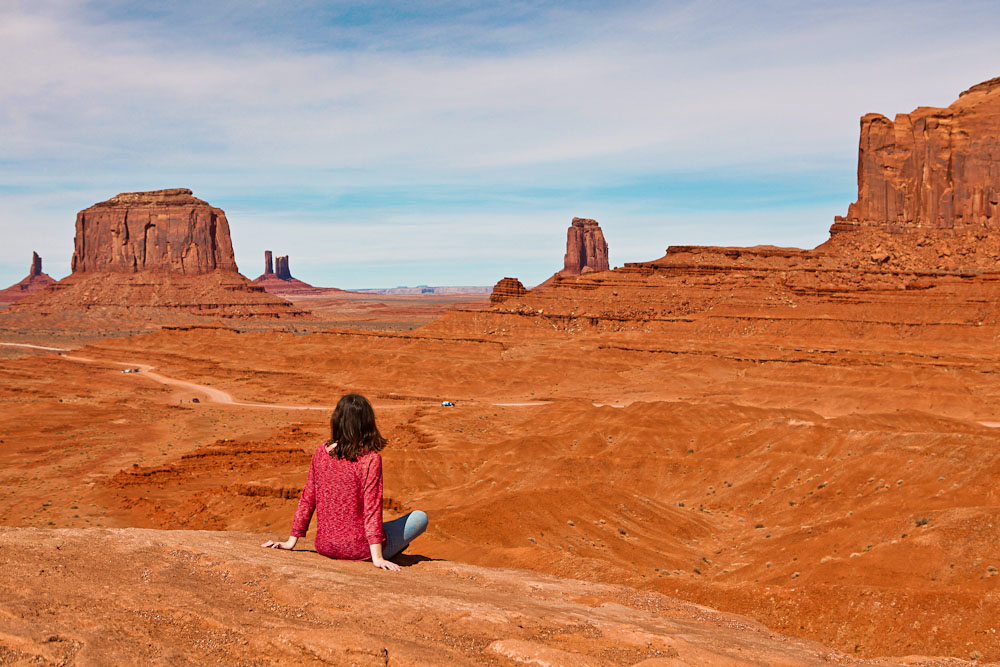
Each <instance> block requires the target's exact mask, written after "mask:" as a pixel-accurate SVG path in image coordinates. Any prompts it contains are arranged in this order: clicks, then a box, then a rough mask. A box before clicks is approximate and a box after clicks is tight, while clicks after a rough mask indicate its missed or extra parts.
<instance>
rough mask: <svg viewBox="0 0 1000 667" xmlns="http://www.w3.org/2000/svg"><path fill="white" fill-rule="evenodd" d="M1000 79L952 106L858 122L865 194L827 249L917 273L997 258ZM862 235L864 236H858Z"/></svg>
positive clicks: (985, 266) (839, 222)
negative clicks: (914, 270) (859, 125)
mask: <svg viewBox="0 0 1000 667" xmlns="http://www.w3.org/2000/svg"><path fill="white" fill-rule="evenodd" d="M998 160H1000V78H996V79H991V80H989V81H986V82H984V83H981V84H979V85H976V86H973V87H972V88H970V89H969V90H967V91H965V92H964V93H962V94H961V95H960V96H959V98H958V100H957V101H956V102H954V103H953V104H952V105H951V106H949V107H947V108H937V107H918V108H917V109H915V110H914V111H912V112H910V113H908V114H898V115H897V116H896V117H895V119H894V120H889V119H888V118H886V117H885V116H882V115H881V114H866V115H865V116H864V117H862V119H861V140H860V144H859V147H858V199H857V201H856V202H854V203H853V204H851V205H850V206H849V207H848V210H847V215H846V216H844V217H837V218H836V219H835V222H834V225H833V227H832V228H831V230H830V231H831V235H832V238H831V241H830V242H828V243H827V244H824V246H821V248H823V249H826V250H833V251H835V252H837V253H838V254H841V255H842V256H845V257H853V258H858V259H861V260H863V261H865V260H872V261H876V262H879V263H885V264H887V265H888V266H889V267H892V268H906V269H918V270H945V271H964V270H972V271H976V270H994V269H995V268H996V264H997V261H998V260H1000V238H998V236H1000V235H998V234H997V227H998V226H1000V162H998ZM858 232H860V233H858Z"/></svg>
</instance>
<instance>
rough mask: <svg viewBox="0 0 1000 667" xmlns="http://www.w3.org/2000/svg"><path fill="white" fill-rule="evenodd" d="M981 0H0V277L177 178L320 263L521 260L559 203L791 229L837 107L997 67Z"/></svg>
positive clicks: (687, 225) (443, 268) (384, 271)
mask: <svg viewBox="0 0 1000 667" xmlns="http://www.w3.org/2000/svg"><path fill="white" fill-rule="evenodd" d="M998 14H1000V10H998V9H996V6H995V4H994V3H986V2H983V3H976V2H965V3H962V5H961V10H958V9H956V5H955V4H954V3H951V4H948V3H937V2H905V3H904V2H883V3H868V2H866V3H852V2H842V3H825V2H824V3H819V2H815V3H813V2H755V3H745V2H700V1H695V2H617V3H603V2H602V3H598V2H579V3H557V2H512V3H475V2H426V3H413V2H360V3H359V2H322V3H321V2H308V1H306V2H296V3H287V2H271V1H268V0H258V1H257V2H249V1H242V2H214V3H195V2H184V1H174V2H161V3H153V2H79V1H69V0H54V1H48V0H33V1H31V2H18V1H16V0H15V1H11V0H0V56H2V59H0V62H3V63H6V64H7V67H4V68H2V69H0V95H2V100H3V104H2V105H0V238H2V239H3V242H2V243H0V286H5V285H8V284H11V283H14V282H16V281H17V280H20V279H21V278H22V277H24V275H26V273H27V269H28V263H29V259H30V255H31V251H32V250H37V251H38V252H39V253H40V254H41V255H42V256H43V258H44V260H45V266H46V271H47V272H48V273H50V274H51V275H53V276H54V277H57V278H58V277H62V276H64V275H66V274H67V273H68V272H69V259H70V257H71V255H72V246H73V222H74V218H75V214H76V212H77V211H79V210H80V209H82V208H85V207H87V206H89V205H90V204H92V203H94V202H97V201H101V200H104V199H107V198H108V197H111V196H113V195H115V194H117V193H119V192H125V191H132V190H149V189H159V188H167V187H189V188H191V189H193V190H194V192H195V195H196V196H198V197H201V198H202V199H205V200H206V201H208V202H210V203H211V204H213V205H215V206H219V207H221V208H223V209H224V210H225V211H226V214H227V216H228V218H229V222H230V226H231V231H232V236H233V242H234V247H235V250H236V258H237V262H238V264H239V266H240V269H241V270H242V272H243V273H244V274H245V275H247V276H249V277H251V278H252V277H255V276H256V275H257V274H259V273H260V270H261V265H262V255H263V251H264V250H265V249H271V250H273V251H274V252H275V253H277V254H288V255H290V256H291V268H292V272H293V274H295V275H296V276H297V277H299V278H302V279H303V280H306V281H308V282H311V283H313V284H317V285H327V286H337V287H348V288H351V287H384V286H392V285H414V284H420V283H424V284H466V285H472V284H479V285H489V284H492V283H494V282H495V281H496V280H498V279H499V278H501V277H503V276H505V275H515V276H518V277H520V278H521V279H522V280H523V281H524V282H525V283H526V284H534V283H537V282H539V281H541V280H544V279H545V278H546V277H548V276H549V275H551V273H552V272H554V271H555V270H557V269H559V268H560V267H561V263H562V253H563V249H564V243H565V230H566V227H567V226H568V224H569V221H570V219H571V218H572V217H573V216H582V217H593V218H596V219H597V220H599V221H600V222H601V225H602V227H603V229H604V232H605V236H606V237H607V239H608V243H609V245H610V255H611V262H612V264H614V265H621V264H623V263H624V262H627V261H643V260H651V259H655V258H657V257H660V256H662V254H663V252H664V249H665V248H666V246H668V245H672V244H689V243H710V244H727V245H750V244H757V243H772V244H777V245H794V246H802V247H811V246H814V245H816V244H818V243H820V242H822V241H823V240H824V239H825V237H826V232H827V229H828V228H829V225H830V223H831V222H832V218H833V216H834V215H837V214H842V213H844V212H845V211H846V209H847V205H848V203H850V202H851V201H853V199H854V197H855V194H856V161H857V134H858V119H859V118H860V116H861V115H862V114H864V113H866V112H869V111H877V112H881V113H884V114H886V115H889V116H890V117H891V116H892V115H894V114H896V113H905V112H908V111H911V110H912V109H913V108H915V107H917V106H921V105H931V106H946V105H948V104H950V103H951V102H952V101H953V100H955V99H956V98H957V96H958V93H959V92H961V91H962V90H964V89H965V88H967V87H969V86H971V85H973V84H975V83H978V82H979V81H983V80H985V79H988V78H992V77H994V76H997V75H1000V57H998V56H1000V38H998V37H997V36H996V30H995V26H996V25H998V20H997V19H998V18H1000V16H998Z"/></svg>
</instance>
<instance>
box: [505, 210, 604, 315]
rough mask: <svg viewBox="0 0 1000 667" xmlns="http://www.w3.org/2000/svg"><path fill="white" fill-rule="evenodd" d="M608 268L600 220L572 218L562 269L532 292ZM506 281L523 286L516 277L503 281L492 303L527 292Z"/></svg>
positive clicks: (567, 231)
mask: <svg viewBox="0 0 1000 667" xmlns="http://www.w3.org/2000/svg"><path fill="white" fill-rule="evenodd" d="M608 268H609V265H608V243H607V241H605V239H604V232H602V231H601V225H600V224H599V223H598V222H597V220H593V219H591V218H573V220H572V221H571V222H570V225H569V229H567V230H566V255H565V257H563V268H562V269H560V270H559V271H557V272H556V273H555V274H554V275H553V276H552V277H551V278H548V279H547V280H545V281H544V282H542V283H540V284H538V285H536V286H535V287H534V288H532V289H535V290H539V291H540V290H544V289H546V288H547V287H549V286H550V285H551V284H552V283H553V281H555V280H556V279H557V278H559V277H564V276H565V277H569V276H579V275H582V274H585V273H593V272H595V271H607V270H608ZM507 280H511V281H516V282H517V284H518V285H521V282H520V281H519V280H517V279H516V278H509V279H508V278H504V280H501V281H500V282H498V283H497V284H496V286H495V287H494V289H493V294H492V295H491V296H490V303H492V304H497V303H503V302H504V301H506V300H507V299H509V298H511V297H512V296H520V295H521V294H523V293H524V292H523V291H522V292H518V291H516V290H513V291H512V290H511V289H509V288H510V287H512V286H513V285H514V283H511V282H504V281H507ZM498 289H499V291H498ZM522 289H523V285H522Z"/></svg>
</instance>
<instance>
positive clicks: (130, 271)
mask: <svg viewBox="0 0 1000 667" xmlns="http://www.w3.org/2000/svg"><path fill="white" fill-rule="evenodd" d="M72 267H73V272H72V273H71V274H70V275H69V276H68V277H66V278H64V279H62V280H60V281H58V282H56V283H54V284H53V285H52V287H51V288H50V289H48V290H45V291H44V292H39V293H37V294H35V295H34V296H31V297H28V298H26V299H23V300H22V301H20V302H18V303H16V304H14V305H12V306H11V307H10V308H9V309H8V310H7V311H5V314H8V313H9V315H10V316H12V317H14V318H17V317H27V318H33V317H38V316H42V317H45V318H47V321H48V322H50V323H55V322H57V321H58V322H62V323H64V324H65V325H66V326H72V325H73V324H74V322H75V323H77V324H80V325H82V326H86V325H90V324H93V322H95V321H103V322H112V323H113V322H116V321H120V320H122V319H124V320H128V321H133V322H135V323H137V324H149V323H160V324H162V323H167V322H178V321H192V320H193V319H196V318H204V317H206V316H207V317H211V318H218V317H222V318H269V319H274V318H287V317H302V316H304V315H305V314H306V313H304V312H303V311H302V310H299V309H297V308H295V307H294V306H292V304H291V303H289V302H288V301H285V300H284V299H280V298H278V297H275V296H272V295H269V294H267V293H266V292H265V291H264V289H263V288H261V287H259V286H257V285H254V284H253V283H251V282H250V281H249V280H247V279H246V278H245V277H244V276H242V275H241V274H240V273H239V272H238V270H237V267H236V261H235V260H234V258H233V246H232V241H231V240H230V236H229V222H228V221H227V220H226V214H225V213H224V212H223V211H222V210H221V209H219V208H215V207H213V206H210V205H209V204H208V203H206V202H204V201H202V200H200V199H197V198H195V197H194V196H192V193H191V190H188V189H184V188H174V189H169V190H154V191H150V192H126V193H122V194H119V195H116V196H115V197H112V198H111V199H109V200H107V201H104V202H100V203H98V204H94V205H93V206H91V207H90V208H87V209H84V210H82V211H80V212H79V213H78V214H77V216H76V236H75V239H74V251H73V261H72Z"/></svg>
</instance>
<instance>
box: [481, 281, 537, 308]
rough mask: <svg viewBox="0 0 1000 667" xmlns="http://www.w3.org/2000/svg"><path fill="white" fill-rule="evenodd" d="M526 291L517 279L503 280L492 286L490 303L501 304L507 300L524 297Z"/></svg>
mask: <svg viewBox="0 0 1000 667" xmlns="http://www.w3.org/2000/svg"><path fill="white" fill-rule="evenodd" d="M527 293H528V290H526V289H525V288H524V285H523V284H521V281H520V280H518V279H517V278H503V279H502V280H499V281H498V282H497V284H496V285H494V286H493V293H492V294H490V303H491V304H498V303H503V302H504V301H506V300H507V299H511V298H517V297H520V296H524V295H525V294H527Z"/></svg>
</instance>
